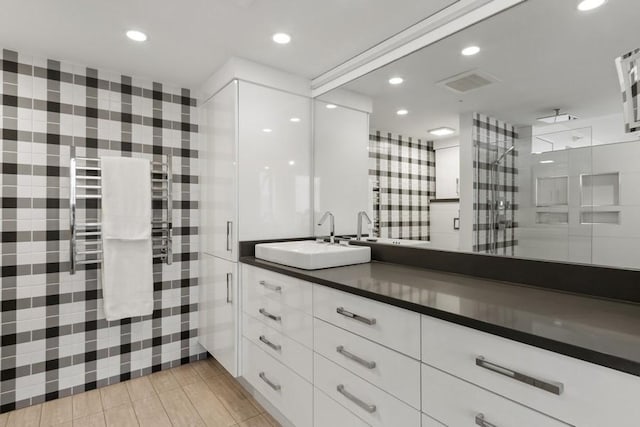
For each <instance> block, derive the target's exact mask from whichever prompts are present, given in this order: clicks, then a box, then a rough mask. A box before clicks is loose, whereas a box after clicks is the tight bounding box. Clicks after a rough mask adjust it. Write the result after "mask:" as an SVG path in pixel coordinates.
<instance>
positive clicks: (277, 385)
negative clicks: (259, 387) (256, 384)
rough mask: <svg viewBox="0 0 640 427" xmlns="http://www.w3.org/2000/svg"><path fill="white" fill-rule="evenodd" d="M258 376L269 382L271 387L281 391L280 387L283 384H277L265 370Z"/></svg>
mask: <svg viewBox="0 0 640 427" xmlns="http://www.w3.org/2000/svg"><path fill="white" fill-rule="evenodd" d="M258 376H259V377H260V378H261V379H262V381H264V382H265V383H267V385H268V386H269V387H271V388H272V389H274V390H275V391H280V389H281V388H282V386H281V385H280V384H276V383H274V382H273V381H271V380H270V379H269V378H267V376H266V375H265V374H264V372H260V373H259V374H258Z"/></svg>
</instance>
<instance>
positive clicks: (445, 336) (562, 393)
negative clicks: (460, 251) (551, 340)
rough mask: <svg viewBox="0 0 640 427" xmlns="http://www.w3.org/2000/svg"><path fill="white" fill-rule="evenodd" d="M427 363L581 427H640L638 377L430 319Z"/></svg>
mask: <svg viewBox="0 0 640 427" xmlns="http://www.w3.org/2000/svg"><path fill="white" fill-rule="evenodd" d="M422 360H423V361H424V362H425V363H428V364H429V365H431V366H433V367H436V368H438V369H441V370H443V371H446V372H449V373H450V374H452V375H455V376H457V377H460V378H462V379H464V380H467V381H469V382H471V383H474V384H477V385H478V386H480V387H483V388H486V389H488V390H491V391H493V392H495V393H498V394H500V395H502V396H505V397H507V398H508V399H511V400H515V401H517V402H520V403H522V404H523V405H526V406H529V407H531V408H534V409H536V410H538V411H540V412H543V413H545V414H549V415H551V416H553V417H555V418H558V419H561V420H563V421H565V422H567V423H570V424H575V425H580V426H581V427H583V426H593V427H600V426H606V425H612V426H613V425H615V426H616V427H622V426H637V425H638V421H637V420H638V419H640V405H638V402H637V396H640V378H638V377H635V376H633V375H628V374H624V373H622V372H619V371H615V370H613V369H608V368H605V367H602V366H599V365H594V364H591V363H587V362H583V361H580V360H578V359H573V358H571V357H567V356H563V355H560V354H557V353H553V352H550V351H547V350H543V349H540V348H537V347H532V346H529V345H526V344H522V343H519V342H516V341H512V340H508V339H505V338H502V337H498V336H495V335H491V334H487V333H484V332H480V331H477V330H474V329H471V328H467V327H464V326H459V325H456V324H453V323H449V322H445V321H442V320H439V319H434V318H432V317H428V316H423V319H422ZM519 379H521V380H522V381H521V380H519ZM523 381H524V382H523ZM423 387H424V383H423ZM423 392H424V391H423ZM556 393H559V394H556ZM425 412H427V413H428V411H425Z"/></svg>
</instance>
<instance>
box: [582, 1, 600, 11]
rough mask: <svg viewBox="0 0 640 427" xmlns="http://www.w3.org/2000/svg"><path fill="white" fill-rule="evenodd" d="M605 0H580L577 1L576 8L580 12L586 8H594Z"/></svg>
mask: <svg viewBox="0 0 640 427" xmlns="http://www.w3.org/2000/svg"><path fill="white" fill-rule="evenodd" d="M605 2H606V0H582V1H581V2H580V3H578V10H579V11H581V12H586V11H587V10H593V9H596V8H598V7H600V6H602V5H603V4H605Z"/></svg>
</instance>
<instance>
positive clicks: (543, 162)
mask: <svg viewBox="0 0 640 427" xmlns="http://www.w3.org/2000/svg"><path fill="white" fill-rule="evenodd" d="M540 163H542V164H547V163H554V161H553V160H540Z"/></svg>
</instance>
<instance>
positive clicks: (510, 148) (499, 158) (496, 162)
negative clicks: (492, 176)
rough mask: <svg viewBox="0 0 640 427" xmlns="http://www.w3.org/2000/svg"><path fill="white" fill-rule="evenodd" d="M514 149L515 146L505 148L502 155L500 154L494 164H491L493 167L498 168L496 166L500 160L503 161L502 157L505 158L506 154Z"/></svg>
mask: <svg viewBox="0 0 640 427" xmlns="http://www.w3.org/2000/svg"><path fill="white" fill-rule="evenodd" d="M515 148H516V146H515V145H512V146H511V147H509V148H507V149H506V150H505V152H504V153H502V154H501V155H500V156H499V157H498V158H497V159H496V161H495V162H493V164H494V165H496V166H498V165H499V164H500V162H501V161H502V159H504V157H505V156H506V155H507V154H509V153H510V152H512V151H513V150H514V149H515Z"/></svg>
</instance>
